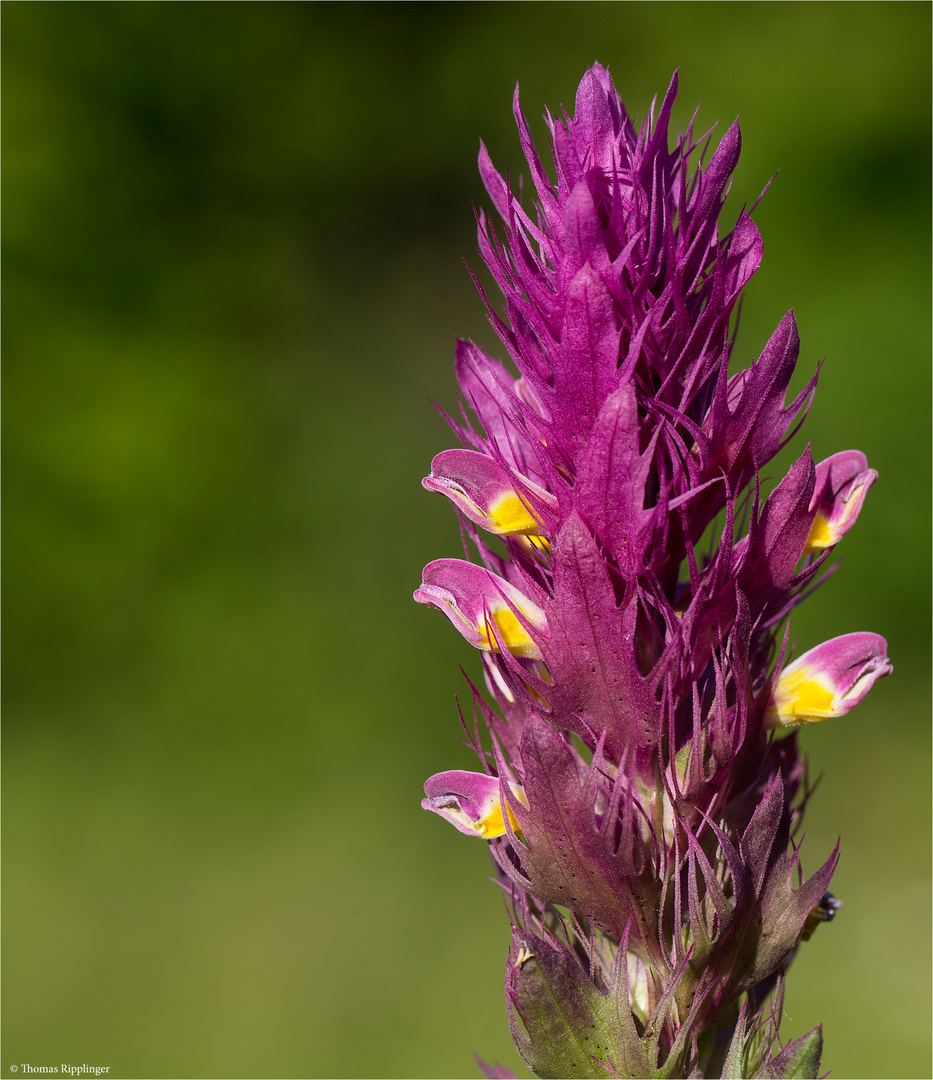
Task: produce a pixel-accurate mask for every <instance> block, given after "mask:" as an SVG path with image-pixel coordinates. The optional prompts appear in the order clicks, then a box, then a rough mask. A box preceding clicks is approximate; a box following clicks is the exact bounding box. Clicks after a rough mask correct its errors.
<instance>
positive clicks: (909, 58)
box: [0, 3, 931, 1077]
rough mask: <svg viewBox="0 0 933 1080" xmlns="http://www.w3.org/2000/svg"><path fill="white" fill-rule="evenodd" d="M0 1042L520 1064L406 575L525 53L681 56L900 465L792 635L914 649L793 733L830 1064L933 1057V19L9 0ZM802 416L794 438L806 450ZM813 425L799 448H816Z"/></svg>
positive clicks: (423, 617) (622, 61) (547, 59)
mask: <svg viewBox="0 0 933 1080" xmlns="http://www.w3.org/2000/svg"><path fill="white" fill-rule="evenodd" d="M3 21H4V27H3V29H4V33H3V90H4V94H3V121H4V126H3V131H4V150H5V154H4V178H3V196H4V210H5V214H4V260H5V271H6V273H5V279H4V280H5V286H6V297H5V300H6V303H5V315H6V319H5V322H4V329H3V335H4V336H3V343H4V360H5V375H6V379H5V389H6V408H5V424H4V438H5V466H6V487H5V494H4V500H5V502H4V505H5V518H4V522H5V547H4V556H5V569H6V576H5V583H6V590H5V629H6V633H5V635H4V639H3V643H4V651H5V660H6V663H5V675H6V678H5V685H4V692H5V705H6V708H5V713H4V719H5V773H4V777H5V785H4V789H3V791H4V806H5V818H4V820H5V846H4V855H5V876H4V884H5V890H4V905H5V907H4V911H5V919H4V929H5V950H4V958H3V959H4V968H5V980H4V988H5V1000H4V1005H5V1040H4V1047H3V1057H2V1061H0V1071H2V1072H4V1073H9V1069H10V1067H11V1065H12V1064H13V1063H31V1064H33V1065H42V1064H46V1065H48V1064H61V1063H63V1062H71V1063H75V1064H81V1063H90V1064H97V1065H107V1066H110V1070H111V1071H110V1074H109V1075H111V1076H125V1077H151V1076H158V1077H219V1076H236V1077H240V1076H243V1077H249V1076H266V1077H300V1076H308V1077H328V1076H330V1077H432V1076H433V1077H439V1076H474V1075H477V1073H476V1070H475V1066H474V1064H473V1062H472V1059H471V1055H472V1054H473V1052H478V1053H480V1054H482V1055H483V1056H484V1057H486V1058H488V1059H499V1060H501V1061H503V1062H505V1063H507V1064H509V1065H510V1066H511V1067H513V1068H515V1069H516V1070H517V1071H518V1072H519V1075H526V1073H525V1072H524V1071H523V1070H522V1068H521V1066H520V1065H519V1064H518V1061H517V1057H516V1055H515V1054H514V1051H513V1050H512V1048H511V1043H510V1040H509V1036H508V1032H507V1026H506V1021H505V1015H504V1008H503V1001H502V973H503V966H504V959H505V950H506V945H507V940H508V925H507V920H506V916H505V913H504V911H503V909H502V904H501V899H500V897H499V895H498V891H497V889H496V887H495V886H494V885H493V884H491V883H490V882H489V880H488V879H487V877H486V874H487V872H488V864H487V856H486V853H485V850H484V848H483V845H482V844H481V843H471V842H470V841H469V840H468V839H467V838H465V837H462V836H460V835H459V834H457V833H455V832H454V831H453V830H452V829H450V828H449V827H448V826H446V825H445V824H444V823H443V822H441V821H440V820H439V819H437V818H435V817H433V816H430V815H427V814H424V813H423V812H422V811H421V810H420V808H419V799H420V794H421V784H422V782H423V780H424V778H425V777H427V776H428V775H430V774H431V773H433V772H437V771H440V770H443V769H448V768H457V767H460V768H469V767H471V760H470V754H469V753H468V751H466V750H465V749H464V748H463V747H462V746H461V745H460V744H459V743H458V741H457V739H458V722H457V717H456V711H455V705H454V696H455V694H456V693H458V692H460V691H461V690H462V687H463V683H462V679H461V676H460V674H459V672H458V665H459V664H463V665H464V666H465V668H466V669H467V670H468V671H470V672H473V673H474V674H475V673H476V672H477V670H478V666H479V665H478V658H477V657H476V655H475V654H473V653H472V652H471V650H470V649H469V647H468V646H467V645H466V644H465V643H464V642H463V641H462V640H461V639H460V637H459V635H457V634H456V633H454V632H453V631H452V629H451V628H450V627H449V626H448V624H447V623H446V621H445V620H444V619H443V618H442V617H441V616H440V615H438V614H437V613H436V612H431V611H428V610H426V609H423V608H419V607H417V606H416V605H415V604H413V603H412V602H411V599H410V596H411V590H412V589H413V588H414V587H415V586H416V585H417V583H418V581H419V580H420V578H419V575H420V570H421V567H422V565H423V564H424V563H425V562H427V561H429V560H430V559H432V558H436V557H440V556H442V555H456V554H458V553H459V538H458V529H457V525H456V522H455V520H454V515H453V512H452V510H451V509H450V507H449V506H448V505H447V504H446V502H445V501H444V500H442V499H439V498H437V497H435V496H429V495H427V494H426V493H425V492H423V491H422V489H421V487H420V484H419V481H420V478H421V477H422V476H423V475H424V474H425V472H426V471H427V470H428V466H429V463H430V460H431V457H432V456H433V455H434V454H435V453H436V452H438V451H440V450H441V449H443V448H445V447H446V446H448V445H450V441H451V440H450V436H449V434H448V432H447V430H446V428H445V425H444V423H443V421H442V420H441V419H440V418H439V417H438V416H437V414H436V413H435V411H434V409H433V408H432V406H431V404H430V401H429V398H436V399H437V400H439V401H440V402H441V403H442V404H444V405H446V406H448V407H452V406H453V405H454V403H455V389H454V381H453V371H452V357H453V344H454V338H455V336H456V335H460V336H472V337H474V338H475V339H476V340H478V341H479V342H480V343H482V344H484V345H485V346H487V347H489V348H491V349H492V350H494V351H496V352H499V353H501V350H500V349H499V348H498V345H497V343H496V341H495V339H494V338H493V336H492V334H491V331H490V330H489V328H488V326H487V324H486V321H485V318H484V313H483V309H482V306H481V303H480V301H479V299H478V297H477V296H476V295H475V293H474V290H473V286H472V284H471V282H470V280H469V277H468V275H467V272H466V270H465V269H464V267H463V264H462V261H461V260H462V258H463V257H466V258H467V259H469V260H471V261H472V263H473V264H474V265H475V264H476V263H477V262H478V259H477V258H476V254H475V240H474V221H473V213H472V210H471V200H475V201H483V200H484V193H483V191H482V189H481V187H480V184H479V182H478V179H477V176H476V170H475V159H476V152H477V147H478V137H479V136H480V135H482V137H483V138H484V139H485V141H486V143H487V145H488V147H489V149H490V152H491V154H492V156H493V159H494V160H495V162H496V163H497V164H498V165H499V166H500V167H508V168H509V169H510V170H511V172H512V175H513V176H515V175H517V174H518V173H520V172H521V171H522V166H521V161H520V156H519V152H518V145H517V138H516V136H515V133H514V128H513V125H512V119H511V114H510V101H511V95H512V90H513V87H514V84H515V82H516V80H519V81H520V83H521V87H522V97H523V102H524V105H525V111H526V113H527V114H528V116H529V118H530V120H531V122H532V125H533V130H534V132H535V134H536V135H537V136H538V137H539V138H540V139H541V140H542V141H543V139H544V126H543V123H542V122H541V120H540V117H541V114H542V112H543V108H544V106H545V105H549V106H550V107H551V108H552V109H553V108H558V107H559V106H560V105H561V104H565V105H567V107H568V108H571V107H572V102H573V95H574V90H575V87H576V83H577V81H578V80H579V78H580V76H581V74H582V72H583V70H584V68H585V67H586V65H588V64H589V63H591V62H592V61H593V60H594V59H597V58H598V59H600V60H601V61H602V62H603V63H605V64H607V65H609V67H610V69H611V71H612V73H613V75H614V77H615V80H616V83H617V85H618V87H619V89H620V91H621V92H622V94H623V96H624V98H625V100H626V102H627V103H628V105H629V108H630V111H631V112H632V113H633V115H635V116H638V117H640V116H641V115H643V114H644V112H645V111H646V109H647V107H648V105H649V103H650V100H651V97H652V96H653V94H655V93H663V91H664V89H665V88H666V86H667V83H668V81H669V79H670V76H671V72H672V71H673V69H674V68H675V67H677V66H679V67H680V74H681V98H680V103H679V105H678V111H677V114H676V115H677V119H678V121H680V122H684V121H685V120H686V119H687V118H688V117H689V115H690V113H691V112H692V110H693V108H694V106H695V105H696V104H697V102H702V106H701V110H700V122H701V123H702V124H703V125H704V126H709V125H711V124H713V123H714V122H716V121H720V122H721V125H720V128H719V130H720V131H724V130H725V126H726V125H727V124H728V122H730V121H731V120H732V119H733V117H734V116H735V115H736V114H737V113H740V114H741V121H742V128H743V135H744V139H745V150H744V151H743V157H742V162H741V164H740V166H739V169H738V173H737V176H736V180H735V185H734V191H733V196H732V201H731V203H730V206H729V208H727V211H726V215H725V221H726V224H727V225H730V224H731V223H732V222H733V221H734V220H735V217H737V215H738V212H739V209H740V207H741V206H742V204H743V203H744V202H748V203H751V202H753V201H754V200H755V198H756V197H757V196H758V194H759V192H760V191H761V190H762V188H763V187H764V186H765V184H766V182H767V181H768V179H769V178H770V177H771V176H772V174H773V173H774V172H775V171H776V170H778V169H780V170H781V171H780V174H779V175H778V177H777V179H776V181H775V183H774V184H773V186H772V188H771V190H770V191H769V193H768V195H767V196H766V198H765V200H764V201H763V203H762V204H761V206H760V208H759V210H758V211H757V214H756V219H757V221H758V223H759V226H760V228H761V230H762V233H763V235H764V240H765V260H764V265H763V268H762V270H761V272H760V274H759V275H758V277H757V278H756V279H755V280H754V282H753V283H752V284H751V286H750V287H749V289H748V293H747V297H746V303H745V308H744V312H743V325H742V328H741V331H740V334H739V344H738V348H737V354H736V355H737V360H738V361H739V362H741V363H742V364H743V365H744V364H745V363H747V362H748V361H749V360H750V359H752V358H753V357H754V356H756V355H757V353H758V352H759V351H760V349H761V347H762V346H763V344H764V342H765V341H766V339H767V336H768V335H769V333H770V331H771V330H772V329H773V327H774V326H775V325H776V323H777V322H778V320H779V319H780V317H781V315H782V314H783V313H784V311H785V310H786V309H787V308H788V307H791V306H793V307H795V309H796V313H797V317H798V320H799V323H800V329H801V335H802V340H803V358H802V363H801V381H802V378H803V376H804V375H806V374H807V373H808V372H809V371H810V370H812V368H813V366H814V365H815V364H816V363H817V362H818V361H819V360H820V359H821V358H823V357H825V358H826V364H825V367H824V372H823V376H822V379H821V383H820V390H819V394H818V397H817V400H816V404H815V405H814V408H813V410H812V413H811V416H810V419H809V421H808V423H807V425H806V437H808V438H809V439H810V440H812V444H813V451H814V455H815V457H816V458H817V459H819V458H821V457H824V456H826V455H828V454H830V453H832V452H834V451H836V450H840V449H845V448H848V447H850V446H853V445H855V446H858V447H860V448H861V449H863V450H865V451H866V452H867V454H868V456H869V460H870V461H871V463H872V465H874V466H875V467H876V468H877V469H878V470H879V472H880V474H881V480H880V482H879V483H878V485H877V486H876V487H875V489H874V490H873V491H872V492H871V494H870V496H869V499H868V502H867V505H866V508H865V511H864V513H863V515H862V519H861V521H860V522H859V526H858V528H857V530H855V531H854V532H853V533H852V534H850V536H849V537H847V538H846V540H845V543H844V545H843V547H842V549H841V554H843V556H844V557H843V565H842V567H841V570H840V572H839V573H838V574H837V575H836V577H835V578H834V579H833V580H832V581H831V582H830V583H829V584H828V585H827V586H826V587H825V588H824V589H823V590H822V591H821V593H820V594H819V595H818V596H816V597H815V598H813V599H812V600H811V601H810V602H809V603H808V604H807V605H806V607H805V608H804V609H801V610H800V612H799V615H798V616H796V617H795V620H794V626H793V629H794V632H795V634H796V636H797V642H798V646H799V647H800V648H807V647H810V646H812V645H813V644H816V643H817V642H818V641H820V640H822V639H823V638H826V637H830V636H833V635H835V634H839V633H843V632H846V631H849V630H858V629H871V630H875V631H878V632H880V633H883V634H885V635H886V636H887V638H888V640H889V644H890V652H891V656H892V657H893V659H894V663H895V667H896V672H895V675H894V677H893V678H891V679H888V680H886V681H885V682H884V683H882V684H880V685H879V686H877V687H876V688H875V690H874V691H873V693H872V695H871V697H870V699H869V701H868V702H866V704H865V705H864V706H862V707H861V708H860V709H859V710H858V711H857V712H855V713H853V714H852V715H850V716H849V717H848V718H846V719H845V720H842V721H837V722H836V723H830V724H826V725H825V726H821V727H815V728H812V729H808V730H807V732H806V734H805V736H804V743H805V745H806V746H807V747H808V748H809V750H810V753H811V757H812V767H813V772H814V774H818V773H820V772H825V779H824V781H823V783H822V786H821V788H820V790H819V791H818V793H817V795H816V797H815V798H814V800H813V802H812V804H811V810H810V814H809V819H808V821H809V825H808V833H807V837H806V842H805V845H804V864H805V868H806V869H807V870H808V871H809V870H812V869H814V868H815V867H816V865H818V864H819V863H820V862H821V861H822V860H823V859H824V858H825V856H826V855H827V854H828V852H829V850H830V849H831V847H832V844H833V843H834V842H835V839H836V837H837V835H838V834H840V833H841V834H842V838H843V845H842V864H841V867H840V869H839V871H838V874H837V876H836V878H835V883H834V885H833V888H834V891H835V892H836V893H837V894H838V895H839V896H840V897H841V898H842V899H843V900H844V902H845V907H844V909H843V911H842V913H841V914H840V916H839V917H838V918H837V920H836V921H835V922H834V923H833V925H832V926H831V927H825V928H821V929H820V930H819V931H818V933H817V934H816V935H815V937H814V938H813V940H812V941H811V942H810V943H809V944H807V945H806V946H805V947H804V948H803V949H802V950H801V954H800V956H799V957H798V959H797V961H796V962H795V965H794V968H793V969H792V972H791V978H790V984H789V986H790V988H789V996H788V1001H787V1015H786V1021H785V1028H784V1033H785V1035H787V1036H790V1035H794V1034H799V1033H801V1032H803V1031H804V1030H807V1029H808V1028H809V1027H811V1026H812V1025H814V1024H816V1023H818V1022H820V1021H822V1022H823V1024H824V1034H825V1039H826V1051H825V1056H824V1066H825V1067H827V1068H832V1069H833V1070H834V1075H835V1076H839V1077H921V1076H929V1075H930V1069H931V1063H930V1022H929V1021H930V979H929V959H930V880H931V867H930V702H929V696H930V694H929V691H930V676H929V657H930V624H929V600H930V559H929V548H930V513H929V491H930V363H929V361H930V356H929V344H930V342H929V337H930V334H929V327H930V137H929V133H930V99H931V79H930V49H929V41H930V6H929V5H928V4H926V3H880V4H876V3H856V4H850V3H831V4H822V3H806V4H796V3H780V4H756V3H741V4H719V3H703V4H699V3H697V4H686V5H684V4H678V3H667V4H654V3H636V4H627V3H603V4H589V3H574V4H564V3H546V4H541V3H524V4H510V3H501V4H483V3H470V4H459V3H451V4H438V5H435V4H432V3H424V4H412V5H409V4H391V3H387V4H353V3H342V4H298V3H296V4H278V3H264V4H258V3H244V4H227V3H216V4H213V3H212V4H206V3H205V4H201V3H191V4H167V3H163V4H148V3H123V4H96V3H82V4H70V3H42V4H39V3H6V4H4V7H3ZM803 440H804V436H801V437H798V440H797V441H796V443H795V445H794V447H793V452H794V454H796V453H799V452H800V450H801V449H802V447H803ZM789 454H790V452H788V456H787V460H789Z"/></svg>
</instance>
